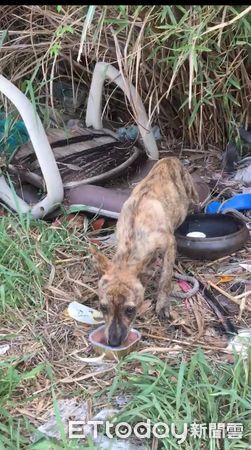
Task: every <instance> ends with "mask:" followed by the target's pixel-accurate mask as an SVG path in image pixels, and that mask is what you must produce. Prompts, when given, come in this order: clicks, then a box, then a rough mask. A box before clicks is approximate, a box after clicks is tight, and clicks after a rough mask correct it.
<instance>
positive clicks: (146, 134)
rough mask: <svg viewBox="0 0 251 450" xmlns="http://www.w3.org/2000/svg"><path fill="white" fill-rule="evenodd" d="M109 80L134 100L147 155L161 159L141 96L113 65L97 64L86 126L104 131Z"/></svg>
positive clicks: (89, 99) (89, 98)
mask: <svg viewBox="0 0 251 450" xmlns="http://www.w3.org/2000/svg"><path fill="white" fill-rule="evenodd" d="M106 78H108V79H110V80H111V81H113V82H114V83H115V84H117V85H118V86H119V87H120V88H121V89H122V90H123V91H124V93H125V94H126V96H127V98H128V100H129V102H131V99H132V100H133V106H134V108H135V111H136V114H137V121H138V127H139V131H140V134H141V137H142V140H143V142H144V146H145V149H146V153H147V155H148V157H149V158H150V159H154V160H157V159H159V152H158V147H157V144H156V141H155V139H154V136H153V133H152V131H151V129H150V127H149V120H148V117H147V114H146V111H145V107H144V105H143V103H142V100H141V98H140V97H139V94H138V93H137V91H136V89H135V87H134V86H133V85H132V84H131V83H128V86H126V84H125V83H124V80H123V78H122V76H121V75H120V73H119V71H118V70H117V69H115V67H113V66H112V65H110V64H108V63H104V62H99V63H97V64H96V66H95V68H94V72H93V76H92V82H91V88H90V93H89V97H88V103H87V111H86V119H85V122H86V126H87V127H91V126H92V127H93V128H94V129H95V130H101V129H102V120H101V108H102V91H103V85H104V81H105V79H106Z"/></svg>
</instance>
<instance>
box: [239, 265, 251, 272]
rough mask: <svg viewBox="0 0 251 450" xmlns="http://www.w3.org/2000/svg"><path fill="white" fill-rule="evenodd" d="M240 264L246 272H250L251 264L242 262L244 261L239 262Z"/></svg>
mask: <svg viewBox="0 0 251 450" xmlns="http://www.w3.org/2000/svg"><path fill="white" fill-rule="evenodd" d="M240 266H241V267H242V268H243V269H245V270H247V271H248V272H251V264H244V263H241V264H240Z"/></svg>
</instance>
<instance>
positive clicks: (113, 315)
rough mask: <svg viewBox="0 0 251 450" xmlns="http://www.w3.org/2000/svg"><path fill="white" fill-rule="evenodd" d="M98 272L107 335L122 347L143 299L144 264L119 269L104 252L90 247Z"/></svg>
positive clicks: (113, 343) (109, 340)
mask: <svg viewBox="0 0 251 450" xmlns="http://www.w3.org/2000/svg"><path fill="white" fill-rule="evenodd" d="M91 252H92V254H93V256H94V258H95V260H96V264H97V269H98V273H99V277H100V280H99V285H98V286H99V301H100V310H101V312H102V313H103V315H104V319H105V335H106V338H107V341H108V344H109V345H110V346H112V347H117V346H120V345H121V344H122V343H123V341H125V339H126V338H127V335H128V333H129V330H130V328H131V326H132V324H133V322H134V320H135V318H136V315H137V311H138V309H139V307H140V306H141V304H142V302H143V300H144V287H143V285H142V283H141V280H140V275H141V272H142V263H141V264H135V265H133V266H131V267H129V268H125V269H120V268H118V267H116V265H115V264H114V263H113V262H112V261H110V260H109V259H108V258H107V257H106V256H105V255H103V254H102V253H98V252H97V251H96V250H94V249H92V250H91Z"/></svg>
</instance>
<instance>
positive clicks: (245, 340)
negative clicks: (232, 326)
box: [226, 328, 251, 358]
mask: <svg viewBox="0 0 251 450" xmlns="http://www.w3.org/2000/svg"><path fill="white" fill-rule="evenodd" d="M250 347H251V329H250V328H249V329H248V328H247V329H243V330H240V331H239V332H238V334H237V335H236V336H234V338H233V339H231V341H230V343H229V345H228V346H227V348H226V350H227V351H228V352H230V353H234V352H236V353H238V354H239V355H241V356H242V357H243V358H247V356H248V350H249V349H250Z"/></svg>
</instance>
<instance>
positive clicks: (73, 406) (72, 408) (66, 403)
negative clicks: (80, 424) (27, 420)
mask: <svg viewBox="0 0 251 450" xmlns="http://www.w3.org/2000/svg"><path fill="white" fill-rule="evenodd" d="M57 406H58V409H59V414H60V417H61V421H62V424H63V427H64V430H65V433H66V434H67V432H68V426H69V420H76V421H77V420H81V421H84V420H85V419H86V416H87V412H88V408H87V404H86V403H78V402H77V401H76V400H74V399H66V400H58V404H57ZM37 431H39V432H40V433H42V434H45V435H46V436H48V437H51V438H56V439H60V438H61V434H60V430H59V426H58V422H57V418H56V417H55V412H54V408H52V409H51V410H50V411H49V412H48V420H47V421H46V422H45V423H44V424H43V425H41V426H40V427H38V429H37Z"/></svg>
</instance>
